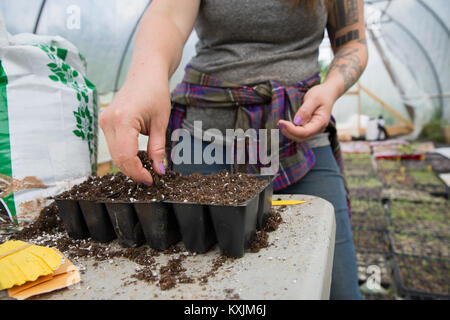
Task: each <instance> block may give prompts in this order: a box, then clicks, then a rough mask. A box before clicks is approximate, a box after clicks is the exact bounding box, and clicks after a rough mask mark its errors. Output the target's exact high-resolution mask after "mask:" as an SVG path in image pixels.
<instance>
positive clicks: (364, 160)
mask: <svg viewBox="0 0 450 320" xmlns="http://www.w3.org/2000/svg"><path fill="white" fill-rule="evenodd" d="M342 157H343V158H344V163H345V164H347V165H354V166H371V165H372V155H371V154H370V153H346V152H344V153H343V154H342Z"/></svg>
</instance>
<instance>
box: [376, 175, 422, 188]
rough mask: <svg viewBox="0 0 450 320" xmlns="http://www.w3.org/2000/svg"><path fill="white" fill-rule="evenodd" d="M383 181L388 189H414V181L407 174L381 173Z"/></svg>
mask: <svg viewBox="0 0 450 320" xmlns="http://www.w3.org/2000/svg"><path fill="white" fill-rule="evenodd" d="M380 176H381V179H382V180H383V183H384V184H385V186H386V187H389V188H392V187H397V188H399V189H414V181H413V180H412V179H411V177H410V176H409V175H408V174H407V172H406V171H405V172H401V171H383V172H381V173H380Z"/></svg>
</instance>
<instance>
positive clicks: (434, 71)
mask: <svg viewBox="0 0 450 320" xmlns="http://www.w3.org/2000/svg"><path fill="white" fill-rule="evenodd" d="M393 1H394V0H365V1H364V2H365V3H367V4H370V5H375V4H376V3H381V2H386V6H385V7H384V8H382V9H380V10H381V19H380V24H383V23H390V22H392V23H394V24H395V25H396V26H398V27H399V28H400V29H401V30H402V31H403V32H404V33H405V34H407V35H408V37H409V38H410V39H411V40H412V41H413V42H414V44H416V46H417V47H418V48H419V50H420V51H421V52H422V53H423V55H424V57H425V59H426V61H427V62H428V64H429V66H430V67H431V71H432V74H433V77H434V80H435V82H436V84H437V91H438V94H437V98H438V101H439V111H440V112H441V113H442V111H443V107H444V102H443V91H442V85H441V82H440V78H439V75H438V72H437V69H436V66H435V64H434V63H433V60H432V59H431V57H430V55H429V54H428V52H427V50H426V49H425V48H424V46H423V45H422V44H421V43H420V41H419V39H417V37H416V36H414V34H413V33H412V32H411V31H409V30H408V28H407V27H406V26H405V25H404V24H402V23H401V22H400V21H398V20H397V19H395V18H394V17H392V15H390V14H389V12H388V10H389V7H390V5H391V4H392V3H393ZM416 2H417V3H418V4H419V5H420V6H422V8H424V10H426V11H427V12H429V13H430V14H431V15H432V16H433V18H434V19H435V21H436V22H437V23H438V24H439V25H440V26H441V27H442V29H443V30H444V31H445V33H446V34H447V36H449V37H450V31H449V29H448V28H447V26H446V25H445V23H444V21H443V20H442V19H441V17H439V16H438V15H437V14H436V12H435V11H434V10H433V9H432V8H430V7H429V6H428V5H427V4H426V3H424V2H423V0H416ZM46 3H47V0H42V3H41V6H40V8H39V13H38V15H37V17H36V21H35V24H34V29H33V33H34V34H36V33H37V30H38V28H39V23H40V20H41V16H42V13H43V11H44V9H45V6H46ZM150 3H151V0H149V1H148V2H147V5H146V6H145V9H144V10H142V12H141V14H140V16H139V18H138V19H137V20H136V23H135V25H134V27H133V29H132V32H131V33H130V35H129V37H128V39H127V42H126V44H125V47H124V50H123V53H122V55H121V58H120V62H119V66H118V69H117V73H116V79H115V83H114V87H113V92H117V91H118V86H119V81H120V76H121V74H122V68H123V65H124V63H125V58H126V55H127V52H128V50H129V47H130V44H131V42H132V39H133V37H134V36H135V34H136V30H137V28H138V25H139V22H140V21H141V19H142V17H143V15H144V14H145V11H146V10H147V8H148V6H149V5H150ZM384 16H386V17H387V18H389V20H384V21H383V19H382V18H383V17H384ZM388 46H389V45H388ZM408 69H409V70H410V71H411V69H410V68H409V66H408ZM433 98H434V97H433Z"/></svg>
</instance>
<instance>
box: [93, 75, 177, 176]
mask: <svg viewBox="0 0 450 320" xmlns="http://www.w3.org/2000/svg"><path fill="white" fill-rule="evenodd" d="M158 80H159V81H155V83H152V84H149V83H147V85H146V86H144V85H141V86H139V85H138V84H136V83H133V84H130V85H128V84H125V85H124V86H123V88H122V89H121V90H120V91H119V92H118V93H117V95H116V96H115V98H114V100H113V102H112V103H111V104H110V105H109V106H108V107H107V108H106V109H105V110H104V111H103V112H102V113H101V114H100V118H99V124H100V126H101V128H102V129H103V132H104V134H105V137H106V141H107V144H108V148H109V152H110V154H111V157H112V161H113V162H114V164H115V165H116V166H117V167H119V169H120V170H121V171H122V172H123V173H124V174H125V175H127V176H129V177H130V178H132V179H133V180H135V181H138V182H142V183H145V184H152V183H153V179H152V177H151V175H150V173H149V171H147V170H146V169H144V167H143V166H142V163H141V161H140V160H139V158H138V156H137V153H138V136H139V134H140V133H141V134H143V135H147V136H149V140H148V145H147V151H148V155H149V158H150V159H152V160H153V169H154V170H155V171H156V172H157V173H159V174H161V175H163V174H165V168H164V154H165V138H166V129H167V125H168V122H169V116H170V108H171V107H170V93H169V85H168V81H167V82H166V81H160V79H158Z"/></svg>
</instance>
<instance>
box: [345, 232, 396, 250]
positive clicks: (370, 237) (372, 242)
mask: <svg viewBox="0 0 450 320" xmlns="http://www.w3.org/2000/svg"><path fill="white" fill-rule="evenodd" d="M352 231H353V241H354V244H355V249H356V250H358V251H369V252H388V251H389V244H388V242H387V241H386V236H385V234H384V233H383V232H380V231H372V230H360V229H353V230H352Z"/></svg>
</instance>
